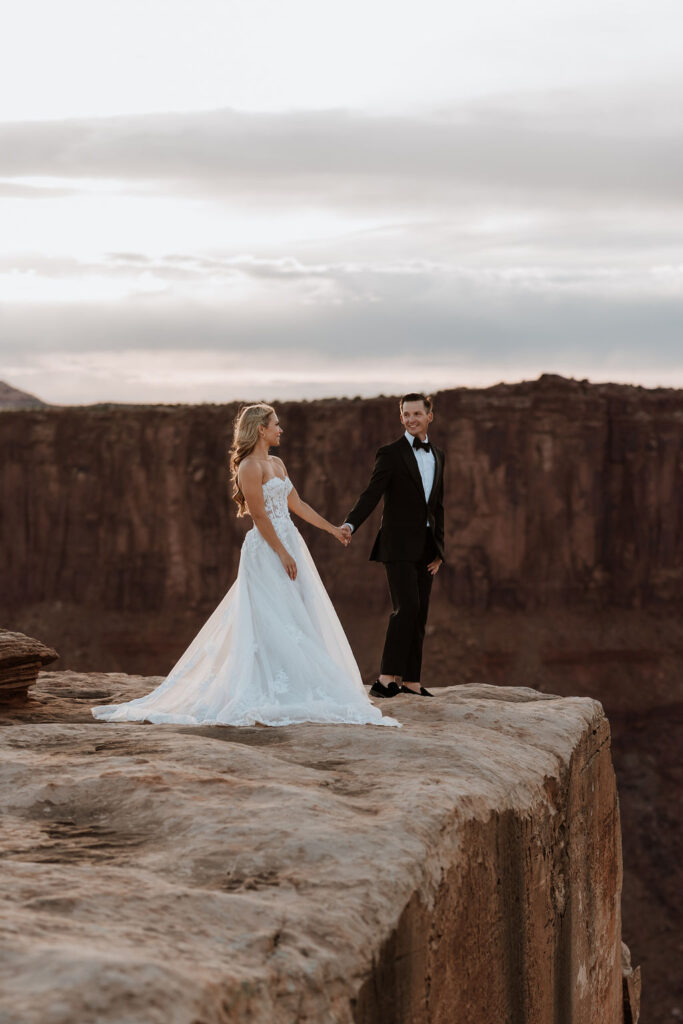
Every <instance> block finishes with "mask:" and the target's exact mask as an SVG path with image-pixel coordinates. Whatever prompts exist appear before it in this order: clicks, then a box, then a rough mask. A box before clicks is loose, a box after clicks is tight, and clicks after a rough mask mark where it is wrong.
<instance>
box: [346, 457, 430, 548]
mask: <svg viewBox="0 0 683 1024" xmlns="http://www.w3.org/2000/svg"><path fill="white" fill-rule="evenodd" d="M432 451H433V452H434V458H435V459H436V465H435V467H434V483H433V485H432V490H431V494H430V495H429V501H425V492H424V487H423V486H422V477H421V476H420V470H419V469H418V468H417V459H416V457H415V452H414V451H413V449H412V447H411V445H410V442H409V441H408V440H407V439H406V438H405V437H400V438H399V439H398V441H394V442H393V443H392V444H386V445H384V446H383V447H382V448H380V449H379V450H378V452H377V455H376V458H375V468H374V469H373V471H372V476H371V478H370V483H369V484H368V486H367V487H366V488H365V490H364V491H363V493H362V494H361V496H360V498H359V499H358V501H357V502H356V504H355V505H354V506H353V508H352V509H351V511H350V512H349V514H348V515H347V516H346V519H345V520H344V522H347V523H351V526H353V530H354V533H355V532H356V530H357V529H358V527H359V526H360V525H361V523H363V522H364V521H365V520H366V519H367V518H368V516H369V515H370V513H371V512H372V510H373V509H374V508H375V506H376V505H377V502H378V501H379V499H380V498H382V497H383V498H384V511H383V513H382V525H381V527H380V531H379V533H378V534H377V538H376V539H375V543H374V545H373V548H372V551H371V553H370V561H371V562H419V560H420V558H421V557H422V553H423V550H424V543H425V527H426V525H427V520H429V524H430V526H431V528H432V534H433V536H434V541H435V542H436V548H437V551H438V552H439V557H440V558H442V559H443V557H444V533H443V467H444V453H443V452H442V450H441V449H440V448H437V447H436V445H432Z"/></svg>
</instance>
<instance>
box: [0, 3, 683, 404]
mask: <svg viewBox="0 0 683 1024" xmlns="http://www.w3.org/2000/svg"><path fill="white" fill-rule="evenodd" d="M682 37H683V8H682V7H681V5H680V2H679V0H675V2H674V0H650V2H648V3H647V4H646V3H645V2H640V0H638V2H636V0H619V2H612V0H602V2H600V0H591V2H590V3H589V2H586V0H573V3H572V4H567V3H566V0H563V2H562V3H559V2H555V0H543V2H541V0H538V2H537V0H518V2H517V3H515V4H510V3H509V0H505V2H503V0H479V2H478V3H477V4H476V5H470V4H467V5H464V4H463V5H462V6H461V7H458V6H457V5H455V4H454V3H453V2H452V0H450V2H448V3H446V2H435V0H421V2H420V3H419V4H417V3H415V2H412V3H410V4H407V3H400V2H399V3H396V0H394V2H393V3H388V2H386V3H385V2H384V0H374V2H373V0H365V2H364V3H362V4H361V3H360V2H356V0H345V3H344V4H341V3H339V4H331V3H321V2H320V0H288V3H286V4H283V3H282V2H281V0H279V2H276V0H245V2H243V0H239V2H227V0H195V2H194V3H193V4H192V6H190V5H189V4H187V3H186V2H182V3H181V2H178V0H163V2H161V0H135V2H132V0H119V2H118V3H117V4H116V5H110V6H109V7H107V6H102V5H94V4H92V3H91V2H85V0H83V2H81V0H67V2H60V3H57V4H55V3H54V2H49V3H48V2H47V0H41V2H36V0H22V4H21V5H16V9H15V10H14V11H13V13H12V17H11V19H8V20H7V22H6V24H5V25H4V26H3V34H2V38H1V39H0V301H1V302H2V308H1V311H0V332H1V333H0V379H4V380H7V381H8V382H9V383H10V384H13V385H14V386H16V387H19V388H23V389H25V390H28V391H32V392H35V393H37V394H39V395H40V396H41V397H42V398H44V399H45V400H47V401H52V402H59V403H72V402H73V403H80V402H94V401H104V400H112V401H169V402H173V401H192V402H195V401H224V400H229V399H233V398H258V397H265V398H278V397H315V396H318V395H334V394H351V395H353V394H376V393H379V392H385V393H386V392H395V391H398V390H401V389H405V388H437V387H449V386H455V385H459V384H473V385H474V384H476V385H479V384H490V383H495V382H497V381H499V380H502V379H505V380H519V379H521V378H528V377H535V376H537V375H538V374H539V373H542V372H557V373H564V374H567V375H572V376H576V377H589V378H590V379H593V380H607V379H611V380H621V381H629V382H633V383H639V384H646V385H667V384H668V385H675V386H681V387H683V330H682V328H683V185H682V183H683V74H682V73H681V70H680V63H681V62H680V53H681V38H682Z"/></svg>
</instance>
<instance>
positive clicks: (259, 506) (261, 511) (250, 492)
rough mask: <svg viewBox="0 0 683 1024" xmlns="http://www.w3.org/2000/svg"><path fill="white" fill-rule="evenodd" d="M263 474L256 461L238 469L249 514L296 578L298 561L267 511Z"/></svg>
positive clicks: (293, 577)
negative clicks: (285, 544) (282, 539)
mask: <svg viewBox="0 0 683 1024" xmlns="http://www.w3.org/2000/svg"><path fill="white" fill-rule="evenodd" d="M261 475H262V474H261V469H260V467H259V466H257V465H255V464H254V463H248V462H246V463H243V464H242V465H241V466H240V468H239V470H238V473H237V482H238V483H239V485H240V489H241V491H242V494H243V495H244V497H245V498H246V501H247V506H248V508H249V515H250V516H251V518H252V519H253V520H254V526H256V527H257V529H258V531H259V533H260V534H261V535H262V536H263V538H264V540H266V541H268V543H269V544H270V546H271V548H272V549H273V551H274V552H275V554H276V555H277V556H278V558H279V559H280V561H281V562H282V565H283V566H284V570H285V572H286V573H287V575H288V576H289V578H290V579H292V580H295V579H296V562H295V561H294V559H293V558H292V556H291V555H290V553H289V551H288V550H287V548H286V547H285V546H284V544H283V543H282V541H281V540H280V538H279V537H278V535H277V533H276V532H275V527H274V526H273V524H272V523H271V521H270V517H269V516H268V513H267V512H266V506H265V502H264V500H263V483H262V480H261Z"/></svg>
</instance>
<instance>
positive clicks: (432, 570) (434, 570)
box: [427, 558, 443, 576]
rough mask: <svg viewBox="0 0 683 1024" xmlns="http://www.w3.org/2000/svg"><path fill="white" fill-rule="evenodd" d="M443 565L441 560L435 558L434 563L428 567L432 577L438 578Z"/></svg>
mask: <svg viewBox="0 0 683 1024" xmlns="http://www.w3.org/2000/svg"><path fill="white" fill-rule="evenodd" d="M442 564H443V563H442V561H441V559H440V558H435V559H434V561H433V562H430V563H429V565H428V566H427V572H430V573H431V574H432V576H436V574H437V572H438V571H439V569H440V568H441V566H442Z"/></svg>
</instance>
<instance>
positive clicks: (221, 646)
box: [92, 477, 400, 726]
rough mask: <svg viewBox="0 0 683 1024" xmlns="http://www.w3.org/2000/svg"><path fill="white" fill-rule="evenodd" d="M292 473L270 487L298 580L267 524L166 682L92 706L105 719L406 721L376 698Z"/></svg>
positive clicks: (270, 503)
mask: <svg viewBox="0 0 683 1024" xmlns="http://www.w3.org/2000/svg"><path fill="white" fill-rule="evenodd" d="M291 489H292V483H291V481H290V480H289V478H288V477H286V478H285V479H282V478H281V477H273V478H271V479H270V480H268V481H267V482H266V483H265V484H264V485H263V496H264V499H265V506H266V512H267V514H268V516H269V517H270V520H271V522H272V523H273V526H274V527H275V530H276V532H277V534H278V536H279V537H280V539H281V540H282V541H283V543H284V545H285V547H286V548H287V550H288V551H289V553H290V554H291V555H292V557H293V558H294V559H295V561H296V564H297V569H298V572H297V578H296V580H290V578H289V577H288V575H287V573H286V572H285V570H284V568H283V566H282V562H281V561H280V559H279V558H278V556H277V555H276V554H275V552H274V551H273V549H272V548H271V547H270V545H269V544H268V543H267V541H266V540H265V539H264V538H263V536H262V534H261V533H260V531H259V530H258V529H257V527H252V529H251V530H249V532H248V533H247V534H246V536H245V538H244V543H243V545H242V552H241V555H240V564H239V569H238V572H237V579H236V581H235V583H234V584H233V586H232V587H231V588H230V590H229V591H228V593H227V594H226V595H225V597H224V598H223V600H222V601H221V603H220V604H219V605H218V607H217V608H216V610H215V611H214V612H213V614H212V615H211V616H210V618H209V619H208V620H207V621H206V622H205V624H204V626H203V627H202V628H201V630H200V631H199V633H198V634H197V636H196V637H195V638H194V640H193V641H192V643H191V644H190V646H189V647H188V648H187V650H186V651H185V653H184V654H183V655H182V656H181V658H180V660H179V661H178V662H177V664H176V665H175V666H174V668H173V669H172V670H171V672H170V674H169V675H168V676H167V677H166V679H164V681H163V682H162V683H161V684H160V685H159V686H157V688H156V689H155V690H152V692H151V693H148V694H147V695H146V696H145V697H139V698H138V699H137V700H131V701H128V702H127V703H125V704H103V705H100V706H98V707H94V708H92V713H93V715H94V717H95V718H97V719H100V720H102V721H105V722H142V721H145V722H155V723H159V722H172V723H176V724H178V725H254V724H256V723H261V724H262V725H293V724H294V723H297V722H323V723H334V724H343V723H350V724H354V725H363V724H369V725H396V726H397V725H400V723H399V722H397V721H396V720H395V719H393V718H388V717H383V716H382V714H381V712H380V711H379V709H378V708H376V707H375V706H374V705H373V704H371V702H370V700H369V699H368V697H367V695H366V692H365V689H364V687H363V683H362V680H361V677H360V672H359V671H358V666H357V665H356V661H355V659H354V657H353V654H352V652H351V648H350V646H349V643H348V640H347V639H346V636H345V634H344V630H343V629H342V627H341V623H340V622H339V619H338V618H337V615H336V612H335V610H334V608H333V606H332V602H331V601H330V599H329V597H328V596H327V592H326V590H325V587H324V586H323V583H322V580H321V579H320V576H319V575H318V571H317V569H316V567H315V563H314V562H313V559H312V558H311V555H310V552H309V550H308V548H307V547H306V544H305V542H304V539H303V537H302V536H301V534H300V533H299V531H298V530H297V528H296V526H295V525H294V523H293V522H292V520H291V518H290V515H289V509H288V506H287V496H288V494H289V492H290V491H291Z"/></svg>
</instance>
